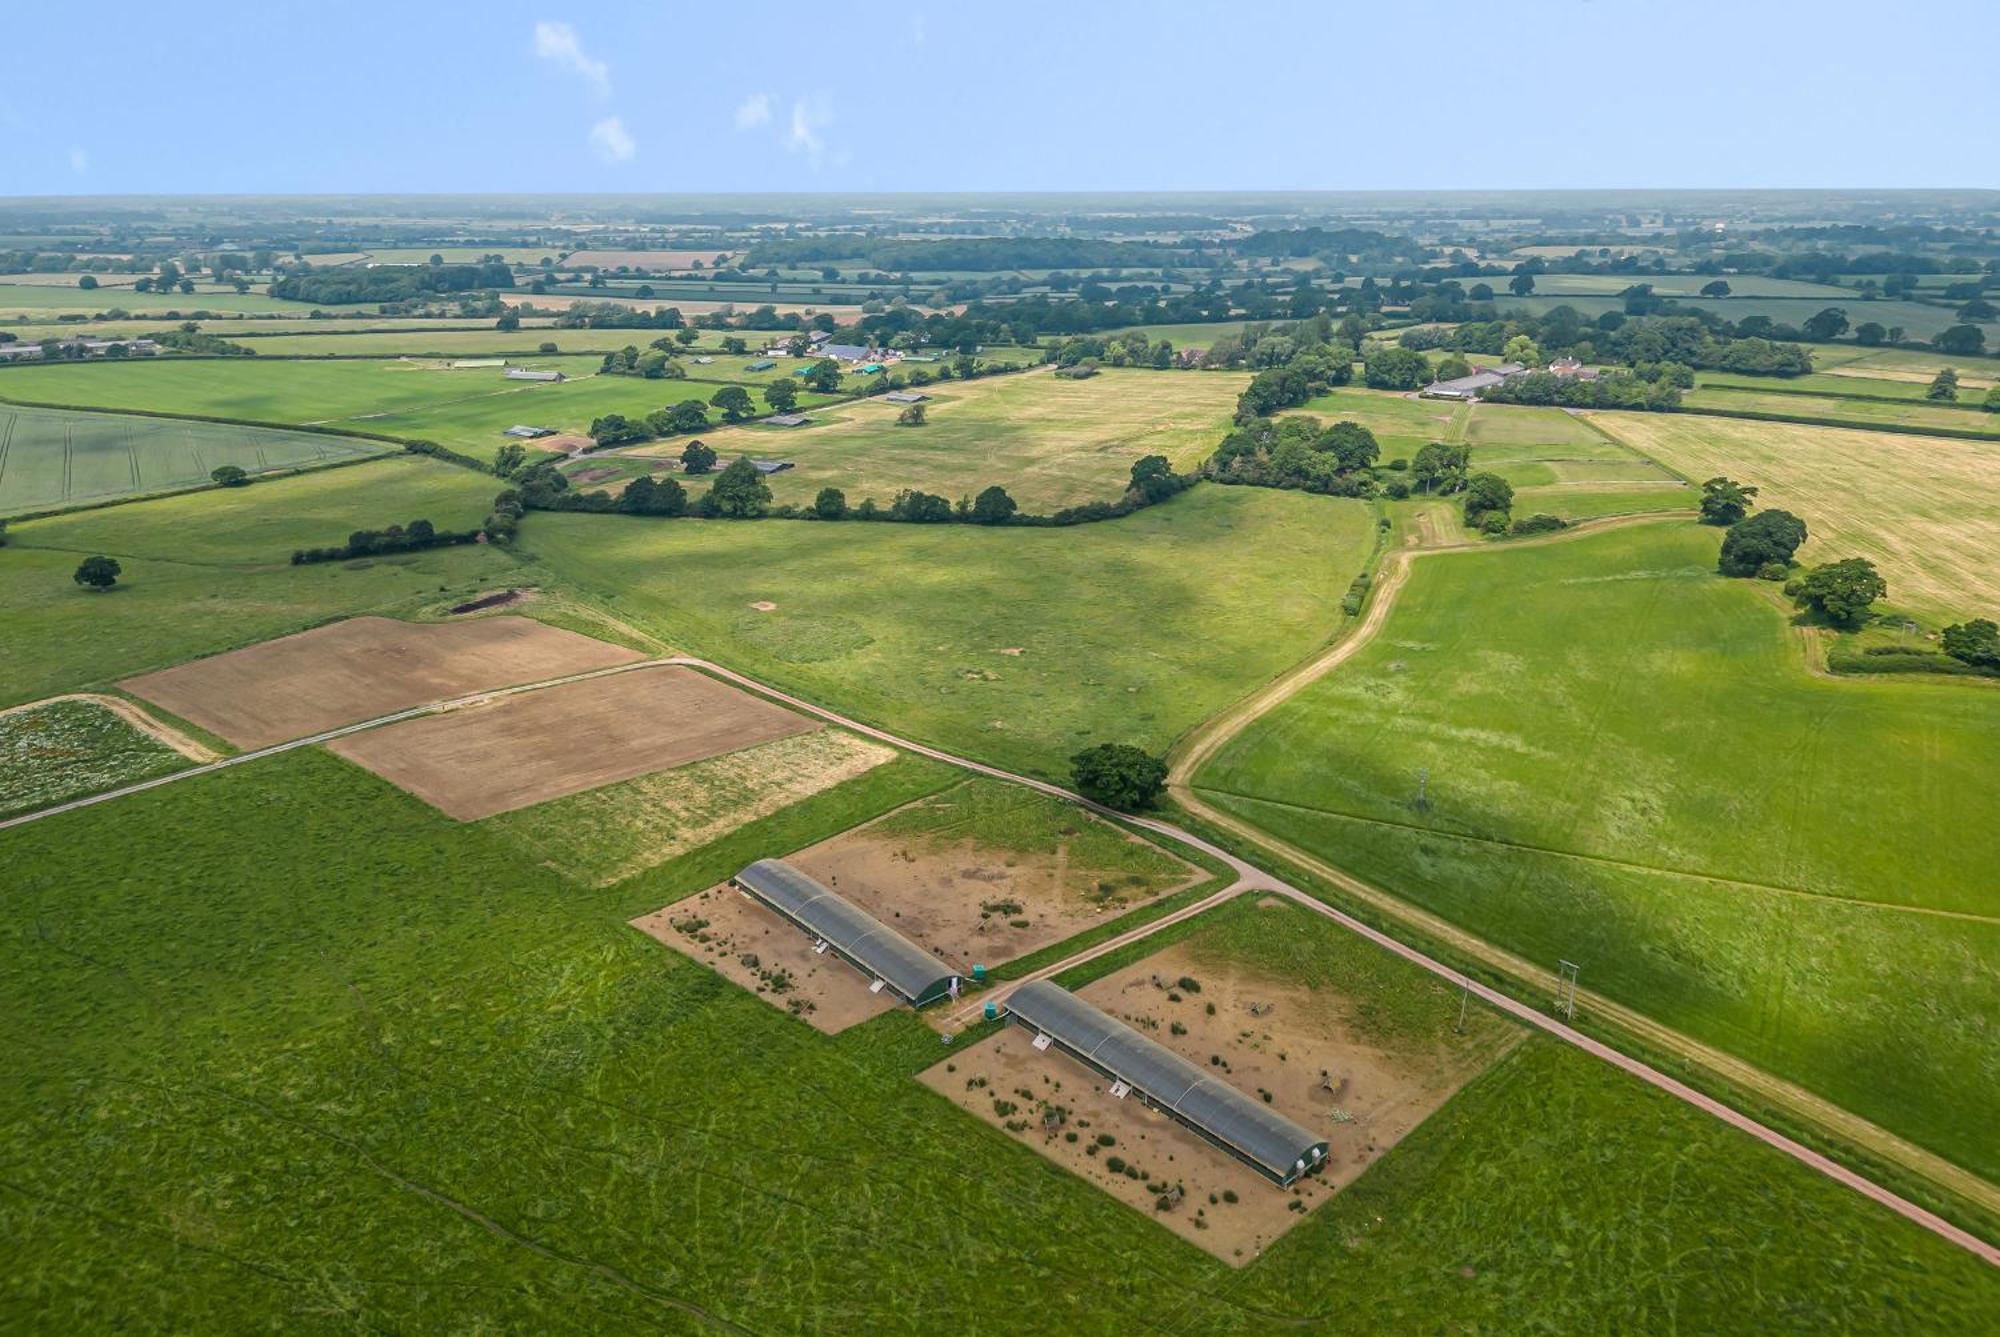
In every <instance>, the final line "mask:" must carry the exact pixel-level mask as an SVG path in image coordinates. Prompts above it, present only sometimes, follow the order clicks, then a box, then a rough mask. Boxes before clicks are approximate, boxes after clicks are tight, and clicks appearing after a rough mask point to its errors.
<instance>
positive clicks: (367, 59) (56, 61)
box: [0, 0, 2000, 195]
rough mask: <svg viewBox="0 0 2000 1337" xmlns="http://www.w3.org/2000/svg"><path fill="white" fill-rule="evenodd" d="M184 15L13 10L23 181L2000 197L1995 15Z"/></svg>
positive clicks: (313, 188)
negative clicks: (1675, 189)
mask: <svg viewBox="0 0 2000 1337" xmlns="http://www.w3.org/2000/svg"><path fill="white" fill-rule="evenodd" d="M176 12H177V11H173V10H141V9H139V8H137V7H136V6H133V7H129V8H128V7H126V6H123V5H119V4H115V3H114V4H109V5H49V4H43V5H28V6H21V7H17V11H16V12H14V13H11V14H10V16H9V19H8V24H7V29H6V32H5V34H4V37H0V195H72V194H149V193H152V194H182V193H188V194H195V193H201V194H214V193H260V194H261V193H317V192H339V193H359V192H375V191H381V192H401V193H408V192H431V191H450V192H461V191H538V192H556V191H593V192H595V191H644V192H664V193H678V192H689V191H763V190H786V191H791V190H840V191H874V190H923V191H945V190H1244V189H1273V190H1277V189H1286V190H1361V189H1415V190H1424V189H1450V188H1455V187H1456V188H1480V189H1497V188H1556V187H1580V188H1581V187H1593V186H1650V187H1668V186H1712V187H1755V186H1771V187H1802V186H1805V187H1809V186H1829V187H1831V186H1885V187H1887V186H1978V187H1993V186H2000V169H1996V164H2000V153H1996V152H1995V151H1994V148H1993V141H1992V125H1993V101H1992V96H1991V92H1992V87H1993V74H1992V67H1991V63H1990V56H1991V52H1992V51H1993V50H1994V48H1995V38H1996V37H2000V7H1996V4H1995V0H1963V2H1960V0H1903V2H1902V3H1897V4H1894V5H1885V4H1881V3H1870V4H1862V3H1850V2H1849V0H1816V2H1815V3H1813V4H1810V5H1798V6H1794V5H1789V4H1776V3H1758V0H1747V2H1746V0H1734V2H1733V3H1727V4H1715V3H1707V0H1682V3H1678V4H1671V5H1669V4H1656V3H1652V2H1651V0H1626V2H1622V3H1621V2H1620V0H1585V2H1578V0H1549V2H1545V3H1531V4H1513V5H1503V4H1498V3H1490V2H1489V3H1481V4H1471V3H1457V2H1456V0H1451V2H1446V0H1432V2H1431V3H1375V4H1370V5H1365V6H1363V5H1352V4H1345V3H1321V4H1306V3H1277V2H1275V0H1274V2H1272V3H1258V2H1257V0H1242V2H1236V3H1215V2H1214V0H1209V2H1208V3H1200V4H1194V3H1178V0H1175V2H1171V3H1170V2H1168V0H1161V2H1160V3H1154V4H1143V5H1141V4H1093V3H1082V4H1069V5H1061V6H1047V5H1030V6H1020V5H1008V4H998V5H987V6H982V7H980V8H979V9H977V10H974V9H973V8H971V7H969V6H963V5H916V6H899V5H895V4H886V5H884V4H876V5H835V4H828V3H825V0H820V2H819V3H813V4H790V3H786V2H785V0H759V2H758V3H754V4H752V3H739V4H733V5H732V4H713V3H705V4H701V5H688V4H677V3H650V4H611V5H605V4H598V5H593V6H589V7H587V8H586V7H578V8H569V7H565V6H564V5H563V4H560V3H556V4H540V5H518V4H513V3H505V2H503V3H481V4H478V5H471V4H465V5H460V6H452V7H445V6H433V5H425V4H422V3H404V4H380V3H368V2H364V3H343V4H340V5H317V6H312V7H310V8H307V7H303V6H293V5H287V4H276V5H271V4H265V5H256V6H249V5H232V4H220V5H212V6H203V7H202V8H201V10H200V12H199V14H196V13H195V12H194V11H178V13H179V14H180V18H179V19H173V15H174V14H175V13H176ZM170 20H172V21H170Z"/></svg>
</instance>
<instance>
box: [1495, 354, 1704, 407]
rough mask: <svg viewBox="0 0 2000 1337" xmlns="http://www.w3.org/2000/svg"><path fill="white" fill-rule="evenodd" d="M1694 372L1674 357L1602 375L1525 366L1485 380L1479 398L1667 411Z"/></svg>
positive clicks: (1678, 405) (1676, 405)
mask: <svg viewBox="0 0 2000 1337" xmlns="http://www.w3.org/2000/svg"><path fill="white" fill-rule="evenodd" d="M1684 383H1685V384H1686V385H1692V384H1693V383H1694V373H1693V371H1692V370H1690V369H1689V368H1687V367H1685V366H1683V365H1681V364H1680V363H1676V362H1652V363H1646V364H1644V365H1642V366H1640V367H1635V368H1633V369H1632V370H1631V371H1630V372H1615V371H1614V372H1606V373H1604V374H1603V375H1601V376H1596V377H1592V378H1588V379H1586V378H1584V377H1582V376H1558V375H1556V374H1555V373H1554V372H1552V371H1527V372H1522V373H1521V374H1520V375H1519V376H1509V377H1508V378H1507V379H1506V380H1504V381H1501V382H1500V383H1498V384H1497V385H1489V386H1487V387H1486V388H1485V389H1483V390H1481V391H1480V392H1479V397H1480V398H1481V399H1483V400H1486V401H1488V402H1490V403H1494V404H1554V405H1558V406H1560V407H1562V408H1578V409H1644V410H1647V411H1650V412H1653V413H1671V412H1672V411H1673V410H1675V409H1677V408H1679V407H1680V405H1681V389H1682V388H1683V384H1684Z"/></svg>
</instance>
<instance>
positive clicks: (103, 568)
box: [72, 556, 125, 593]
mask: <svg viewBox="0 0 2000 1337" xmlns="http://www.w3.org/2000/svg"><path fill="white" fill-rule="evenodd" d="M124 571H125V568H123V567H121V566H120V565H118V559H117V558H115V557H102V556H99V557H86V558H84V559H83V561H82V562H80V563H78V565H77V568H76V575H75V576H73V577H72V579H74V580H75V581H76V583H77V584H79V585H83V586H86V587H87V588H89V589H93V590H96V591H98V592H99V593H102V592H103V591H105V590H108V589H110V588H111V587H112V586H113V585H116V584H117V583H118V577H119V576H121V575H123V574H124Z"/></svg>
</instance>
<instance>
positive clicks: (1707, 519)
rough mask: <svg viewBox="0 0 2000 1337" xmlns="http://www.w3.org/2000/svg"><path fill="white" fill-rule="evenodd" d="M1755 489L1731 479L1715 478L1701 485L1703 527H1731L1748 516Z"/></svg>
mask: <svg viewBox="0 0 2000 1337" xmlns="http://www.w3.org/2000/svg"><path fill="white" fill-rule="evenodd" d="M1756 495H1757V489H1756V488H1754V487H1747V486H1745V485H1744V484H1742V483H1738V482H1736V481H1734V480H1733V479H1728V478H1722V477H1719V476H1718V477H1715V478H1711V479H1709V480H1708V481H1707V482H1706V483H1703V484H1702V485H1701V522H1702V523H1703V524H1705V525H1733V524H1735V523H1736V522H1737V521H1738V520H1741V519H1742V518H1743V517H1744V516H1746V515H1748V514H1750V505H1751V501H1752V499H1753V498H1755V497H1756Z"/></svg>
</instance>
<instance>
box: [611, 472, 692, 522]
mask: <svg viewBox="0 0 2000 1337" xmlns="http://www.w3.org/2000/svg"><path fill="white" fill-rule="evenodd" d="M618 509H619V510H621V511H623V512H625V513H626V514H627V515H684V514H686V513H687V490H686V489H685V488H683V487H682V486H681V485H680V483H678V482H677V481H675V480H674V479H672V478H660V479H655V478H654V477H653V476H652V475H650V474H641V475H639V477H637V478H635V479H633V480H632V481H631V482H629V483H627V484H626V485H625V491H624V492H623V493H621V494H620V495H619V498H618Z"/></svg>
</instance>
